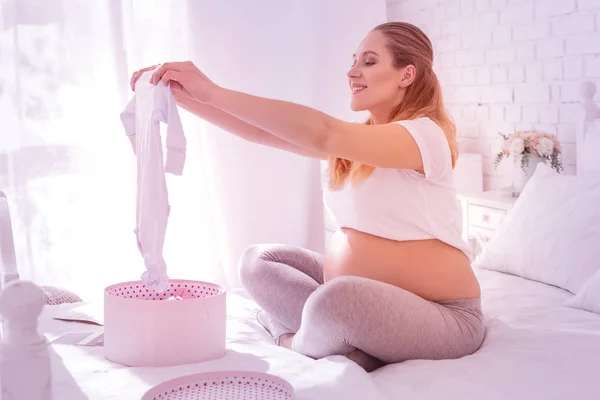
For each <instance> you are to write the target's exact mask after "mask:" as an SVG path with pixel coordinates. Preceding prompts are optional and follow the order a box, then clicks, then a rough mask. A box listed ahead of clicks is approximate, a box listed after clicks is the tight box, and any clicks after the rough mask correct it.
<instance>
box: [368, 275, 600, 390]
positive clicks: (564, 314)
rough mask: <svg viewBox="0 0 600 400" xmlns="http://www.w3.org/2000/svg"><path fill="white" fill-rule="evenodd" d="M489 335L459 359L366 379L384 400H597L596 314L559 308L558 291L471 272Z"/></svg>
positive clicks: (599, 321) (396, 368)
mask: <svg viewBox="0 0 600 400" xmlns="http://www.w3.org/2000/svg"><path fill="white" fill-rule="evenodd" d="M476 272H477V274H478V276H479V279H480V282H481V285H482V290H483V296H482V300H483V307H484V313H485V315H486V317H487V325H488V329H487V336H486V339H485V340H484V343H483V345H482V346H481V348H480V349H479V351H477V352H476V353H475V354H473V355H471V356H469V357H464V358H462V359H459V360H448V361H425V360H416V361H408V362H404V363H402V364H396V365H390V366H386V367H384V368H381V369H379V370H377V371H375V372H373V373H372V374H371V377H372V378H373V381H374V382H376V384H377V387H378V388H379V389H380V390H381V391H382V392H383V393H384V394H386V395H387V396H388V398H389V399H419V400H429V399H485V400H495V399H498V400H500V399H502V400H505V399H513V400H514V399H544V400H551V399H561V400H562V399H600V384H598V365H599V363H600V315H598V314H592V313H589V312H585V311H581V310H575V309H570V308H566V307H563V305H562V303H563V302H564V300H565V299H567V298H569V297H571V296H572V295H571V294H570V293H569V292H567V291H564V290H562V289H558V288H555V287H552V286H548V285H544V284H541V283H538V282H534V281H530V280H526V279H523V278H519V277H516V276H512V275H506V274H502V273H499V272H494V271H486V270H476Z"/></svg>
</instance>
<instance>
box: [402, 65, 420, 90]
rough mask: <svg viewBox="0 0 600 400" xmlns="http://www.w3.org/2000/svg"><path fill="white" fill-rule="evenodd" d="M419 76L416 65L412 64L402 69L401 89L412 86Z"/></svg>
mask: <svg viewBox="0 0 600 400" xmlns="http://www.w3.org/2000/svg"><path fill="white" fill-rule="evenodd" d="M416 76H417V70H416V68H415V66H414V65H412V64H410V65H407V66H406V67H404V68H402V71H401V72H400V79H401V80H400V84H399V86H400V87H407V86H410V84H411V83H413V82H414V80H415V77H416Z"/></svg>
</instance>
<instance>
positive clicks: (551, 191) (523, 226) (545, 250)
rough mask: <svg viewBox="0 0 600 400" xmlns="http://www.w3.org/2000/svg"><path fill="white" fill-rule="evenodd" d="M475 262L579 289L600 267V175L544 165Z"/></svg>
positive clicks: (536, 172)
mask: <svg viewBox="0 0 600 400" xmlns="http://www.w3.org/2000/svg"><path fill="white" fill-rule="evenodd" d="M475 264H476V265H477V266H479V267H481V268H484V269H490V270H495V271H501V272H506V273H509V274H513V275H517V276H521V277H523V278H527V279H531V280H535V281H538V282H543V283H546V284H549V285H554V286H558V287H560V288H563V289H566V290H568V291H570V292H572V293H577V291H578V290H579V289H580V288H581V286H582V285H583V283H584V282H585V281H586V280H587V279H588V278H589V277H590V276H592V275H593V274H594V272H596V271H597V270H598V269H600V176H575V175H561V174H558V173H556V172H555V171H554V170H552V169H551V168H550V167H549V166H548V165H546V164H545V163H541V164H538V166H537V168H536V170H535V172H534V173H533V175H532V177H531V178H530V179H529V181H528V183H527V185H526V186H525V188H524V189H523V191H522V193H521V195H520V196H519V198H518V199H517V201H516V202H515V204H514V206H513V208H512V209H511V210H510V211H509V212H508V214H507V215H506V217H505V218H504V219H503V220H502V222H501V223H500V226H499V227H498V230H497V231H496V232H495V233H494V235H493V236H492V238H491V239H490V240H489V241H488V242H487V243H486V244H485V245H484V246H483V248H482V251H481V254H480V255H479V256H478V257H477V259H476V260H475Z"/></svg>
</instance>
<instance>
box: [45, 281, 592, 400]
mask: <svg viewBox="0 0 600 400" xmlns="http://www.w3.org/2000/svg"><path fill="white" fill-rule="evenodd" d="M477 273H478V275H479V278H480V281H481V284H482V288H483V291H484V294H483V306H484V312H485V314H486V316H487V324H488V333H487V336H486V339H485V341H484V344H483V345H482V347H481V349H480V350H479V351H478V352H476V353H475V354H474V355H472V356H469V357H464V358H462V359H459V360H445V361H424V360H416V361H408V362H404V363H402V364H396V365H390V366H386V367H384V368H381V369H379V370H377V371H375V372H373V373H371V374H366V373H365V372H364V371H362V369H360V368H358V367H357V366H355V365H354V364H353V363H351V362H349V361H347V360H346V359H345V358H343V357H330V358H327V359H322V360H312V359H310V358H307V357H304V356H301V355H299V354H296V353H293V352H291V351H289V350H286V349H282V348H278V347H276V346H274V345H273V344H272V342H271V341H270V340H269V339H270V338H269V336H268V335H267V333H266V332H265V331H264V329H263V328H262V327H261V326H260V325H259V324H258V323H257V322H256V320H255V318H254V316H255V312H256V306H255V305H254V303H252V302H251V301H249V300H247V299H245V298H244V297H243V296H240V295H236V294H229V295H228V296H229V297H228V313H229V314H230V317H229V319H228V334H227V348H228V353H227V355H226V356H225V357H224V358H223V359H220V360H216V361H212V362H207V363H202V364H195V365H187V366H179V367H171V368H125V367H121V366H118V365H115V364H113V363H110V362H108V361H106V360H105V359H104V358H103V357H102V348H88V347H74V346H68V345H54V346H52V351H53V353H54V354H53V356H54V371H55V373H54V385H55V386H54V393H55V398H57V399H61V400H71V399H99V400H100V399H115V398H118V399H139V398H140V397H141V395H142V394H143V393H144V392H145V391H146V390H148V389H149V388H151V387H152V386H154V385H156V384H158V383H160V382H163V381H166V380H168V379H171V378H174V377H177V376H181V375H185V374H190V373H195V372H203V371H216V370H226V369H236V370H239V369H241V370H256V371H263V372H269V373H272V374H275V375H278V376H281V377H282V378H284V379H287V380H288V381H289V382H290V383H291V384H292V385H293V386H294V387H295V390H296V399H298V400H302V399H349V400H352V399H369V400H379V399H419V400H427V399H486V400H488V399H490V400H494V399H507V398H510V399H531V398H540V399H565V398H577V399H597V398H600V385H598V384H597V382H596V379H597V368H596V365H598V362H599V360H600V315H597V314H592V313H589V312H585V311H581V310H574V309H570V308H566V307H563V306H562V303H563V301H564V300H565V299H567V298H569V297H570V296H571V295H570V294H569V293H568V292H566V291H564V290H561V289H558V288H554V287H551V286H548V285H544V284H541V283H537V282H533V281H528V280H525V279H522V278H518V277H514V276H510V275H505V274H501V273H498V272H492V271H477ZM54 310H55V309H53V308H52V307H49V308H48V309H47V310H45V313H44V315H43V317H42V321H41V327H42V330H43V331H44V332H45V333H46V334H47V335H48V336H49V337H50V336H53V335H55V334H59V333H62V332H65V331H82V330H92V329H93V328H92V327H93V326H92V325H86V324H79V323H67V322H62V321H56V320H53V319H51V315H52V313H53V311H54Z"/></svg>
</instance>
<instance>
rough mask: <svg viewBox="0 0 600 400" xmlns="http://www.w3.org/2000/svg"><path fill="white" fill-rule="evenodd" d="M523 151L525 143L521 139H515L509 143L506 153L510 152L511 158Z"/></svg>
mask: <svg viewBox="0 0 600 400" xmlns="http://www.w3.org/2000/svg"><path fill="white" fill-rule="evenodd" d="M524 150H525V141H524V140H523V139H521V138H515V139H514V140H513V141H512V142H511V144H510V147H509V148H508V151H510V154H512V155H513V156H518V155H519V154H521V153H523V151H524Z"/></svg>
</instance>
